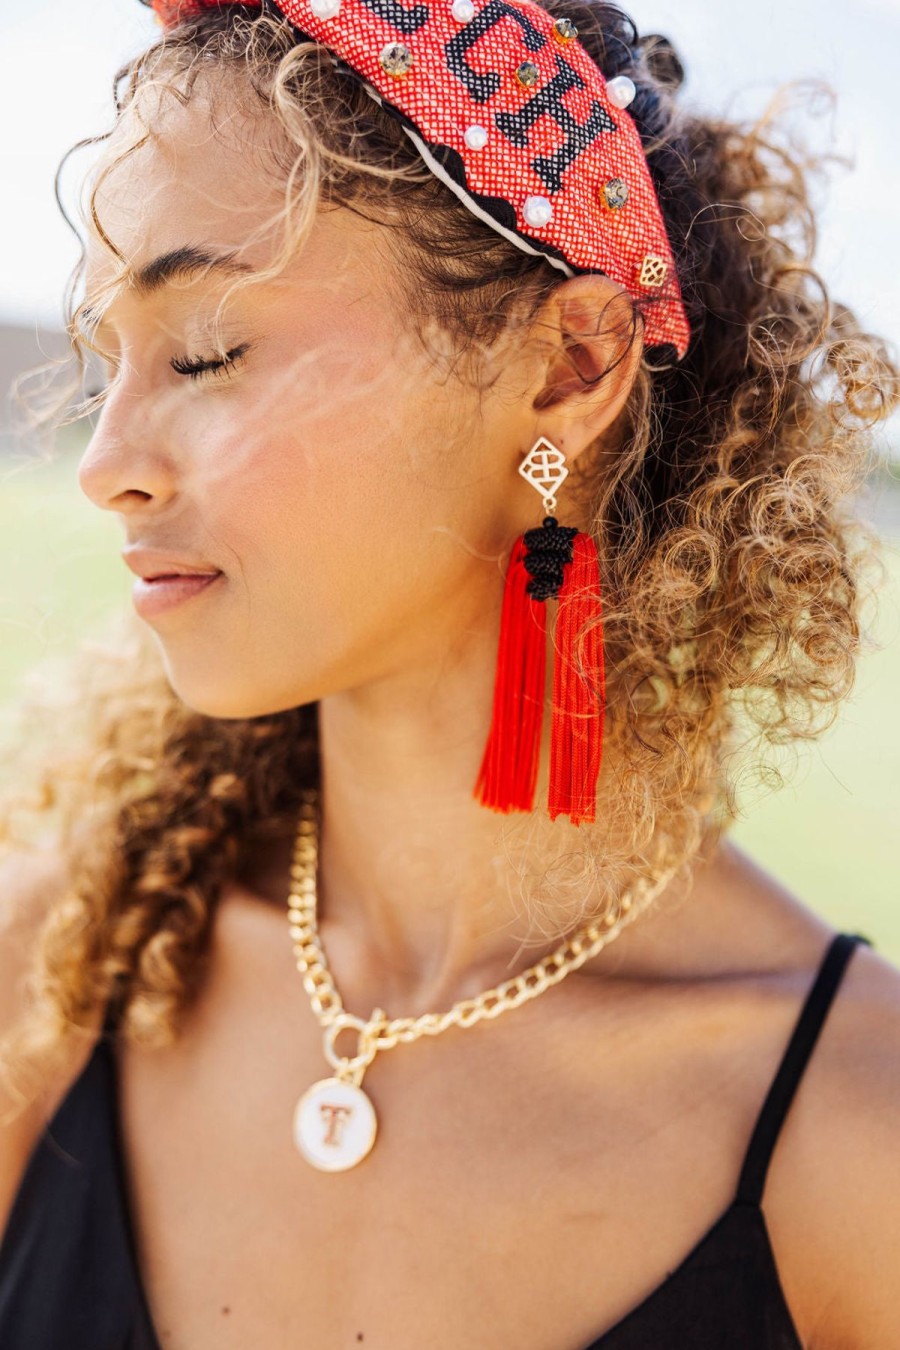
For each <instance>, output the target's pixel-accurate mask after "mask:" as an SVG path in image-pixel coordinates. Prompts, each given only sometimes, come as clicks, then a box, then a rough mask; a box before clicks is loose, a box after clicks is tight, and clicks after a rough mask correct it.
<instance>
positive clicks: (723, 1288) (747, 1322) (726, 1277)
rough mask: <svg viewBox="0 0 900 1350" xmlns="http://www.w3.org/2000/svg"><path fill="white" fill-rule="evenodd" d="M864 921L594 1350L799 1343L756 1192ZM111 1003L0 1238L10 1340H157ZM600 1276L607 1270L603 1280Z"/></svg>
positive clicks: (134, 1347) (118, 1344)
mask: <svg viewBox="0 0 900 1350" xmlns="http://www.w3.org/2000/svg"><path fill="white" fill-rule="evenodd" d="M860 942H865V943H866V944H867V945H868V946H872V942H871V940H870V939H869V938H867V937H864V936H863V935H862V934H861V933H836V934H835V935H834V937H833V938H832V940H831V942H830V943H829V946H828V948H827V950H826V952H825V955H824V957H823V960H822V963H821V965H820V967H819V970H818V973H817V975H816V978H815V980H814V981H813V984H812V986H811V988H810V990H809V993H808V994H807V997H806V1000H805V1002H804V1005H803V1007H802V1009H801V1011H800V1014H799V1017H798V1019H797V1023H796V1025H795V1027H794V1030H793V1033H792V1035H791V1038H790V1041H789V1043H788V1045H787V1049H786V1051H785V1053H784V1056H783V1058H782V1061H781V1064H780V1066H779V1068H778V1071H777V1072H776V1074H775V1077H774V1079H773V1080H772V1083H771V1086H770V1088H769V1092H768V1095H767V1096H766V1099H765V1101H764V1103H763V1106H762V1109H761V1111H760V1113H759V1116H758V1118H757V1120H756V1124H755V1127H754V1129H753V1133H752V1135H751V1138H750V1144H749V1147H748V1149H747V1152H746V1156H745V1158H744V1163H743V1167H742V1169H741V1173H740V1179H739V1181H738V1186H737V1191H736V1194H735V1197H734V1199H733V1200H732V1202H731V1204H730V1205H729V1206H728V1208H727V1209H726V1210H725V1212H724V1213H723V1214H722V1215H721V1216H720V1217H719V1218H718V1219H717V1220H716V1222H715V1223H714V1224H713V1226H712V1227H711V1228H710V1229H709V1230H708V1231H707V1232H706V1233H705V1234H704V1236H703V1237H702V1238H701V1239H700V1240H699V1242H698V1243H697V1244H696V1246H694V1247H693V1248H692V1250H691V1251H690V1252H689V1253H688V1255H687V1256H686V1257H685V1258H684V1260H683V1261H682V1262H681V1263H680V1264H679V1265H678V1266H677V1267H676V1268H675V1269H674V1270H673V1271H672V1272H671V1273H670V1274H669V1275H668V1277H667V1278H666V1279H665V1280H664V1282H663V1283H662V1284H661V1285H659V1286H658V1288H657V1289H655V1290H654V1291H653V1293H651V1294H650V1295H649V1296H648V1297H647V1298H645V1299H644V1300H643V1302H641V1303H640V1304H638V1306H637V1307H636V1308H633V1309H632V1311H631V1312H629V1313H627V1314H626V1315H625V1316H624V1317H623V1318H621V1319H620V1320H619V1321H618V1322H617V1323H616V1324H615V1326H613V1327H612V1328H611V1329H610V1330H609V1331H607V1332H606V1333H605V1334H604V1335H603V1336H601V1337H600V1339H599V1340H596V1341H592V1342H591V1344H590V1345H589V1346H586V1347H585V1350H673V1347H675V1346H678V1347H687V1346H690V1347H691V1350H803V1348H802V1344H801V1341H800V1337H799V1334H798V1332H797V1330H796V1327H795V1326H794V1323H793V1320H792V1318H791V1314H790V1311H789V1310H788V1307H787V1304H786V1302H785V1299H784V1294H783V1292H782V1288H781V1282H780V1279H779V1276H778V1270H777V1267H776V1265H775V1258H774V1255H773V1252H772V1248H771V1245H770V1243H769V1236H768V1231H767V1229H766V1222H765V1218H764V1216H763V1212H762V1209H761V1208H760V1202H761V1200H762V1194H763V1187H764V1185H765V1179H766V1170H767V1168H768V1165H769V1159H770V1157H771V1155H772V1150H773V1148H774V1145H775V1141H776V1140H777V1138H778V1132H779V1130H780V1128H781V1125H782V1122H783V1121H784V1118H785V1116H786V1114H787V1111H788V1107H789V1106H790V1103H791V1099H792V1097H793V1095H794V1092H795V1091H796V1088H797V1085H798V1083H799V1082H800V1078H801V1076H802V1074H803V1070H804V1068H805V1067H806V1063H807V1060H808V1059H809V1056H810V1054H811V1053H812V1049H813V1046H814V1044H815V1041H816V1037H817V1036H818V1034H819V1031H820V1030H821V1027H822V1023H823V1022H824V1020H825V1016H826V1014H827V1012H828V1009H829V1006H830V1004H831V1001H832V999H833V997H834V994H835V991H836V990H837V987H838V985H839V983H840V980H841V977H842V975H843V973H844V969H845V967H846V965H847V962H848V961H849V959H850V957H851V955H852V953H853V951H854V950H855V948H856V945H857V943H860ZM111 1031H112V1024H111V1020H110V1018H109V1016H108V1017H107V1021H106V1022H105V1024H104V1030H103V1034H102V1035H101V1036H100V1038H99V1039H98V1041H97V1043H96V1046H95V1048H94V1051H93V1053H92V1055H91V1058H90V1060H89V1061H88V1062H87V1064H86V1065H85V1067H84V1069H83V1071H82V1072H81V1074H80V1075H79V1076H78V1078H77V1079H76V1080H75V1082H74V1083H73V1084H72V1086H71V1087H70V1089H69V1091H68V1093H67V1095H66V1097H65V1098H64V1099H63V1101H62V1103H61V1104H60V1106H59V1109H58V1110H57V1112H56V1114H55V1115H54V1117H53V1119H52V1120H51V1121H50V1123H49V1125H48V1126H47V1127H46V1128H45V1130H44V1132H43V1134H42V1135H41V1137H40V1139H39V1140H38V1142H37V1144H36V1145H35V1148H34V1150H33V1152H32V1155H31V1157H30V1159H29V1162H28V1166H27V1168H26V1171H25V1173H24V1175H23V1178H22V1181H21V1183H20V1186H19V1190H18V1192H17V1195H16V1198H15V1201H14V1204H13V1208H12V1211H11V1213H10V1217H9V1222H8V1224H7V1227H6V1232H5V1233H4V1235H3V1240H2V1243H0V1347H2V1350H161V1347H160V1343H159V1340H158V1337H157V1336H156V1333H155V1332H154V1329H153V1324H152V1322H151V1319H150V1311H149V1308H148V1305H147V1299H146V1296H145V1294H144V1291H143V1288H142V1285H141V1278H140V1274H139V1272H138V1267H137V1254H136V1247H135V1240H134V1232H133V1229H132V1227H131V1220H130V1217H129V1212H128V1205H127V1200H126V1182H125V1168H124V1153H123V1150H122V1140H121V1137H120V1134H119V1117H118V1113H117V1100H116V1099H117V1089H116V1073H115V1069H116V1061H115V1057H114V1053H113V1049H112V1042H111V1037H110V1033H111ZM599 1278H600V1275H599V1273H598V1279H599Z"/></svg>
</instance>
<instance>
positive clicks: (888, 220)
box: [0, 0, 900, 354]
mask: <svg viewBox="0 0 900 1350" xmlns="http://www.w3.org/2000/svg"><path fill="white" fill-rule="evenodd" d="M623 7H624V8H625V9H626V10H627V11H628V12H629V13H630V14H631V16H632V17H633V18H634V20H635V22H636V23H637V25H638V28H639V31H640V32H661V33H664V34H666V35H667V36H668V37H669V38H670V39H671V40H672V41H673V42H674V43H675V46H676V48H677V49H678V51H679V52H680V54H681V56H682V59H683V61H684V64H685V66H686V68H687V79H686V82H685V84H684V86H683V88H682V91H681V95H680V97H681V98H682V99H683V100H684V101H685V102H686V103H688V104H690V106H691V107H692V108H694V109H697V110H700V111H709V112H713V113H715V114H720V115H727V116H735V117H738V118H740V119H744V118H749V117H752V116H754V115H756V114H757V113H758V112H760V111H761V109H762V108H763V106H764V105H765V103H766V101H767V99H768V97H769V95H770V94H771V93H772V92H773V91H774V90H775V88H776V87H777V86H778V85H779V84H780V83H782V82H784V81H789V80H798V79H799V80H809V79H813V80H815V79H824V80H826V81H828V83H829V84H831V85H832V86H833V88H834V89H835V92H836V102H835V103H834V104H833V105H832V106H828V105H827V104H823V103H822V102H821V101H819V103H818V111H816V107H817V105H816V103H815V102H813V104H812V111H810V104H809V102H808V100H804V99H803V97H802V96H796V97H795V99H794V103H793V106H794V108H795V112H794V113H793V114H792V116H793V120H794V123H795V125H796V127H797V130H798V133H799V134H801V135H802V136H804V137H808V138H809V141H810V143H811V145H812V147H813V148H814V149H816V150H824V149H831V150H832V151H833V152H835V153H837V154H839V155H842V156H844V157H847V158H848V159H849V160H850V161H851V164H850V166H849V167H848V166H844V165H841V164H836V165H833V166H832V167H831V169H830V170H829V172H828V175H827V177H826V179H825V181H824V182H822V183H820V184H819V185H818V186H817V189H816V194H815V197H814V201H815V202H816V205H817V209H818V218H819V226H820V236H819V245H818V251H817V254H816V257H815V259H814V262H815V264H816V265H817V266H818V267H819V269H820V270H821V271H822V273H823V275H824V277H825V278H826V281H827V282H828V284H829V285H830V286H831V287H832V288H833V291H834V294H835V295H836V296H837V297H838V298H839V299H841V300H842V301H844V302H845V303H847V304H849V305H850V307H851V308H852V309H854V310H855V311H856V313H857V315H858V316H859V318H860V319H861V321H862V322H863V323H864V324H865V325H866V326H870V327H872V328H874V329H875V330H876V331H877V332H880V333H881V334H882V335H883V336H884V337H885V338H887V339H888V340H889V341H890V342H891V343H893V344H894V346H895V354H896V352H897V351H900V264H898V255H897V249H898V242H900V173H898V171H897V160H898V155H897V147H898V144H900V111H898V105H897V99H896V96H897V92H898V91H897V84H898V78H897V69H898V66H897V56H898V54H900V0H857V3H856V4H855V5H854V7H853V9H852V11H851V10H850V8H849V7H848V6H847V5H846V4H844V3H840V4H839V3H837V0H818V2H816V0H779V3H777V4H776V3H773V0H755V3H754V4H752V5H748V4H738V3H735V0H718V3H712V4H711V3H710V2H709V0H678V3H673V2H672V0H634V3H633V4H632V5H627V4H626V5H624V6H623ZM158 33H159V27H158V25H157V23H156V22H155V20H154V17H153V15H152V12H151V11H150V10H148V9H147V8H145V6H144V5H142V4H141V3H140V0H91V4H90V5H84V4H78V3H72V0H30V3H29V4H28V5H12V4H4V5H2V6H0V128H2V138H0V182H2V183H3V184H4V189H5V192H4V196H5V203H4V209H3V211H2V213H0V242H2V245H3V247H2V250H0V322H2V321H3V320H15V321H19V322H25V323H28V324H31V323H42V324H48V325H50V326H53V327H59V326H61V324H62V316H63V295H64V290H65V284H66V279H67V276H68V274H69V272H70V270H71V268H72V267H73V265H74V263H75V262H76V260H77V257H78V252H79V247H78V243H77V241H76V239H75V238H74V236H73V234H72V231H71V229H70V227H69V226H68V225H67V224H66V223H65V221H64V220H63V218H62V216H61V215H60V213H59V210H58V208H57V205H56V202H55V200H54V196H53V178H54V173H55V171H56V167H57V164H58V162H59V160H60V159H61V157H62V155H63V153H64V152H65V150H66V149H68V148H69V146H70V145H72V144H73V143H75V142H76V141H78V140H79V139H81V138H82V137H85V136H90V135H95V134H97V133H98V132H102V131H104V130H106V129H107V128H108V127H109V126H110V125H111V124H112V120H113V102H112V89H113V75H114V73H115V71H116V69H117V68H118V65H119V64H120V63H121V62H122V61H123V60H125V59H127V58H128V57H129V56H132V55H134V54H135V53H136V52H137V51H139V50H140V49H141V48H142V47H143V46H144V45H145V44H147V43H148V42H149V41H152V40H153V39H154V38H155V37H156V36H157V35H158ZM804 109H806V111H804ZM95 153H96V151H95V150H94V149H93V148H88V149H81V150H79V151H76V152H75V153H74V154H73V155H72V157H71V158H70V160H69V163H68V165H67V167H66V171H65V173H64V176H63V183H62V193H63V200H64V202H65V203H66V204H67V209H68V210H69V214H70V215H72V214H73V213H74V212H75V209H76V208H75V202H76V200H77V191H78V185H79V181H80V179H81V178H82V177H83V176H84V174H85V173H86V172H87V170H88V168H89V167H90V163H91V157H92V156H93V155H94V154H95Z"/></svg>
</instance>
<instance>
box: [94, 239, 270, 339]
mask: <svg viewBox="0 0 900 1350" xmlns="http://www.w3.org/2000/svg"><path fill="white" fill-rule="evenodd" d="M255 270H256V269H255V268H253V267H251V266H250V264H249V263H246V262H240V261H238V259H237V258H236V257H235V254H234V252H233V251H232V252H231V253H217V252H216V251H215V250H214V249H212V248H207V247H202V246H198V245H194V244H187V245H185V246H184V247H183V248H174V249H169V250H168V251H167V252H166V253H160V255H159V257H157V258H154V259H153V260H152V261H151V262H148V263H144V265H143V266H142V267H139V268H138V269H137V270H136V271H129V272H126V278H127V279H128V280H130V281H131V283H132V286H133V288H134V291H135V294H136V295H137V296H138V298H139V299H142V300H143V299H146V297H147V296H148V295H152V294H153V292H154V291H159V290H162V288H163V287H164V286H166V285H168V283H169V282H170V281H173V280H175V278H176V277H184V278H190V277H193V276H195V275H196V274H197V273H198V272H201V271H203V272H223V273H227V274H234V273H238V272H253V271H255ZM82 312H83V316H84V318H85V319H86V320H87V322H88V323H94V322H95V321H96V320H97V319H99V318H100V311H99V310H98V309H97V307H96V306H95V305H92V304H91V305H86V306H85V308H84V310H83V311H82Z"/></svg>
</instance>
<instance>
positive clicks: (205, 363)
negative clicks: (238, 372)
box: [169, 342, 251, 380]
mask: <svg viewBox="0 0 900 1350" xmlns="http://www.w3.org/2000/svg"><path fill="white" fill-rule="evenodd" d="M250 345H251V344H250V343H249V342H242V343H241V345H240V346H239V347H232V348H231V350H230V351H227V352H226V353H225V357H224V359H223V360H220V359H219V358H218V357H202V356H195V357H193V358H191V357H188V356H174V357H173V358H172V360H171V361H170V362H169V364H170V366H171V367H172V369H173V370H175V371H177V372H178V374H179V375H187V376H189V378H190V379H192V380H196V379H199V377H200V376H201V375H206V374H209V373H215V372H216V371H220V370H228V369H231V368H232V367H234V366H235V365H236V364H237V362H238V361H240V359H241V358H242V356H243V355H244V353H245V352H246V351H248V350H249V348H250Z"/></svg>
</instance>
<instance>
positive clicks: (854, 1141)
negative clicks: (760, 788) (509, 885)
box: [717, 844, 900, 1350]
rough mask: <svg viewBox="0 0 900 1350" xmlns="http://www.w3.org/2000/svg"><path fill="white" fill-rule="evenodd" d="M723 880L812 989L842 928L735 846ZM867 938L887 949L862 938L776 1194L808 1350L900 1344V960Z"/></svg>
mask: <svg viewBox="0 0 900 1350" xmlns="http://www.w3.org/2000/svg"><path fill="white" fill-rule="evenodd" d="M717 875H718V876H719V878H721V877H723V876H727V877H728V881H729V891H730V894H731V896H732V898H733V897H734V896H738V897H739V901H741V902H743V903H744V910H745V913H751V912H752V913H753V915H754V917H753V918H752V919H750V920H749V921H748V922H749V927H750V929H751V931H752V932H753V934H754V935H753V937H752V938H750V939H749V941H750V944H751V947H752V948H753V949H754V952H755V948H756V944H759V943H761V944H762V947H763V956H762V958H761V959H760V960H759V961H758V962H757V960H756V959H754V961H753V963H754V964H759V965H763V964H764V963H765V964H766V965H769V966H770V967H771V968H772V969H774V970H778V969H784V970H785V971H787V972H790V971H791V970H794V971H797V972H801V973H802V975H803V981H804V985H805V987H807V988H808V987H809V984H810V983H811V979H812V978H813V977H814V975H815V973H816V969H817V967H818V964H819V963H820V962H821V959H822V957H823V956H824V954H825V950H826V948H827V946H828V943H829V942H830V940H831V939H832V938H833V937H834V935H835V929H834V928H833V927H832V926H830V925H828V924H827V923H826V922H825V921H824V920H823V919H822V918H821V917H820V916H819V915H818V914H816V913H815V911H814V910H813V909H811V908H810V907H808V906H807V905H805V904H804V903H803V902H802V901H801V900H799V899H798V898H797V897H796V896H795V895H793V894H792V893H791V892H790V891H789V890H787V889H786V888H785V887H784V886H783V885H782V883H780V882H779V881H778V880H777V879H776V878H774V877H772V876H770V875H769V874H768V873H766V872H765V871H764V870H763V869H762V868H760V867H759V866H758V865H757V864H756V863H755V862H754V861H753V860H752V859H751V858H750V857H749V856H748V855H746V854H745V853H743V852H742V851H741V850H740V849H738V848H736V847H735V846H734V845H731V844H729V845H727V846H725V847H723V848H722V849H721V850H720V851H719V856H718V859H717ZM757 918H759V919H761V920H762V929H761V930H759V929H758V928H757ZM842 927H843V928H844V929H845V930H846V931H849V932H855V931H857V930H856V929H855V927H854V925H853V924H852V922H851V923H848V924H844V925H842ZM864 935H865V936H867V937H869V938H871V940H872V942H873V944H874V946H872V947H869V946H867V945H866V944H865V943H858V944H857V946H856V947H855V948H854V950H853V952H852V954H851V956H850V959H849V962H848V964H847V966H846V967H845V970H844V973H843V977H842V979H841V982H840V985H839V986H838V989H837V992H836V994H835V997H834V999H833V1001H832V1003H831V1005H830V1007H829V1010H828V1013H827V1015H826V1018H825V1020H824V1022H823V1024H822V1027H821V1030H820V1033H819V1036H818V1038H817V1040H816V1044H815V1048H814V1053H813V1054H812V1056H811V1058H810V1060H809V1062H808V1064H807V1066H806V1068H805V1070H804V1072H803V1077H802V1079H801V1082H800V1084H799V1087H798V1089H797V1092H796V1095H795V1098H794V1100H793V1101H792V1103H791V1106H790V1110H789V1112H788V1115H787V1118H786V1120H785V1122H784V1125H783V1127H782V1130H781V1133H780V1135H779V1139H778V1143H777V1147H776V1148H775V1150H774V1153H773V1156H772V1160H771V1165H770V1169H769V1174H768V1177H767V1181H766V1189H765V1194H764V1205H763V1207H764V1210H765V1213H766V1218H767V1224H768V1227H769V1231H770V1236H771V1238H772V1242H773V1248H774V1252H775V1257H776V1264H777V1266H778V1269H779V1272H780V1274H781V1276H782V1283H783V1286H784V1289H785V1293H786V1296H787V1300H788V1304H789V1306H790V1307H791V1309H792V1312H793V1313H794V1314H795V1320H796V1321H797V1325H798V1327H799V1328H800V1329H802V1331H803V1333H804V1344H805V1345H806V1346H807V1347H808V1350H886V1347H887V1346H894V1345H896V1346H900V1301H898V1299H897V1297H896V1291H897V1287H898V1282H900V968H898V967H897V966H896V965H895V964H894V963H893V962H892V961H891V960H890V959H889V958H888V957H887V956H886V955H885V954H884V953H882V952H881V951H879V950H878V934H877V933H865V934H864Z"/></svg>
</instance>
